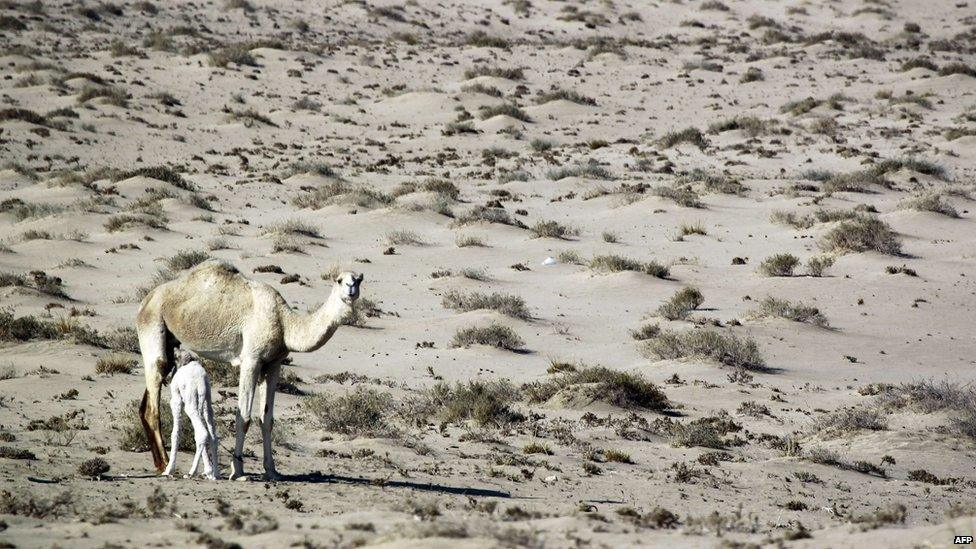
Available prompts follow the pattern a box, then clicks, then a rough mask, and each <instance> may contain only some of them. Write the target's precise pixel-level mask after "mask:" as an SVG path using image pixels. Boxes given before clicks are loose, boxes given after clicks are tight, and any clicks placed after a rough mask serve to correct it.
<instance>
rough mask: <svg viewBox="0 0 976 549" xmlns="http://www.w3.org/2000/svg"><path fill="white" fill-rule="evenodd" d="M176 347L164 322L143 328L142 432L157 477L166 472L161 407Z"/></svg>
mask: <svg viewBox="0 0 976 549" xmlns="http://www.w3.org/2000/svg"><path fill="white" fill-rule="evenodd" d="M174 343H175V342H174V341H173V338H172V336H171V335H169V333H168V332H167V330H166V326H165V325H163V324H162V322H160V323H159V324H158V325H156V326H140V327H139V350H140V351H141V352H142V361H143V365H144V367H145V370H146V392H145V393H143V395H142V405H141V406H140V407H139V419H141V420H142V428H143V430H144V431H145V432H146V438H147V439H148V441H149V450H150V452H152V458H153V464H154V465H155V466H156V472H157V473H161V472H163V470H164V469H165V467H166V463H165V457H166V448H165V447H164V446H163V435H162V428H161V427H160V424H159V403H160V392H161V391H162V388H163V380H164V379H166V376H167V375H169V372H170V370H171V369H172V367H173V358H174V357H173V349H174Z"/></svg>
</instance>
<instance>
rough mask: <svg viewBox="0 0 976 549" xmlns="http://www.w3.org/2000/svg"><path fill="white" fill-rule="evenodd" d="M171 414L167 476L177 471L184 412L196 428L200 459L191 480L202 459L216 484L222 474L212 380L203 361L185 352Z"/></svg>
mask: <svg viewBox="0 0 976 549" xmlns="http://www.w3.org/2000/svg"><path fill="white" fill-rule="evenodd" d="M169 405H170V410H172V412H173V435H172V437H170V442H169V465H167V466H166V470H165V471H164V472H163V476H167V477H168V476H172V474H173V468H174V467H176V450H177V446H179V441H180V431H181V430H182V427H183V411H184V410H185V411H186V415H187V417H189V418H190V424H192V425H193V440H194V441H195V442H196V455H195V456H194V457H193V465H191V466H190V471H189V472H188V473H187V477H193V476H195V475H196V474H197V469H198V468H199V467H200V458H201V457H202V458H203V476H204V477H206V478H208V479H211V480H216V479H217V478H218V476H219V474H220V470H219V465H218V463H217V424H216V423H214V414H213V405H212V403H211V400H210V376H209V375H207V371H206V370H204V369H203V365H202V364H200V361H198V360H196V359H195V358H194V357H193V355H192V354H190V353H188V352H186V351H184V352H183V356H182V357H181V358H180V367H179V369H178V370H176V373H175V374H173V380H172V381H171V382H170V401H169Z"/></svg>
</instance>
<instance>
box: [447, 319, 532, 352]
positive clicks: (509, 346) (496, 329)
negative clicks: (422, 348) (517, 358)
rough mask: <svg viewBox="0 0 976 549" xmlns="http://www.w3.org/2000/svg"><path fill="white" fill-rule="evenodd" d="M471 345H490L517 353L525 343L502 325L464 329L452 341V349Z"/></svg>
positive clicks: (511, 330)
mask: <svg viewBox="0 0 976 549" xmlns="http://www.w3.org/2000/svg"><path fill="white" fill-rule="evenodd" d="M471 345H488V346H490V347H497V348H499V349H506V350H509V351H515V350H518V349H521V348H522V346H523V345H525V342H524V341H522V338H521V337H519V335H518V334H517V333H515V330H513V329H511V328H509V327H508V326H504V325H502V324H489V325H487V326H472V327H470V328H462V329H460V330H458V331H457V333H455V334H454V339H453V340H451V347H454V348H457V347H469V346H471Z"/></svg>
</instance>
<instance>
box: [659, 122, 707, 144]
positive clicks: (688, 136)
mask: <svg viewBox="0 0 976 549" xmlns="http://www.w3.org/2000/svg"><path fill="white" fill-rule="evenodd" d="M682 143H688V144H689V145H694V146H695V147H698V148H699V149H704V148H705V147H707V146H708V140H706V139H705V136H704V135H702V132H701V130H699V129H698V128H693V127H689V128H685V129H683V130H680V131H674V132H669V133H666V134H664V136H663V137H661V138H660V139H658V140H657V144H658V146H660V147H661V148H664V149H670V148H671V147H674V146H676V145H680V144H682Z"/></svg>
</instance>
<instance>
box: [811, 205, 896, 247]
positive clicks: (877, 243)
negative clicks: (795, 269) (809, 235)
mask: <svg viewBox="0 0 976 549" xmlns="http://www.w3.org/2000/svg"><path fill="white" fill-rule="evenodd" d="M819 244H820V249H822V250H824V251H826V252H838V253H847V252H868V251H875V252H879V253H883V254H888V255H899V254H900V253H901V241H900V240H899V239H898V235H897V234H896V233H895V232H894V231H893V230H892V229H891V227H890V226H888V224H887V223H885V222H884V221H881V220H880V219H878V218H877V217H872V216H868V215H859V216H857V217H856V218H854V219H851V220H848V221H841V222H840V223H839V224H838V225H837V226H836V227H834V228H833V229H831V230H830V232H828V233H827V234H825V235H824V236H823V238H821V239H820V242H819Z"/></svg>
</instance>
